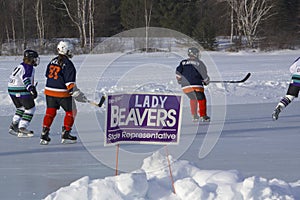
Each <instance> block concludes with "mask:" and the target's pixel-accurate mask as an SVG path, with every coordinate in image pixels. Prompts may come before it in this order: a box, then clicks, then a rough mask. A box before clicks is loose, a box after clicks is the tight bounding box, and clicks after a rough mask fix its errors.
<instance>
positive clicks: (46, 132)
mask: <svg viewBox="0 0 300 200" xmlns="http://www.w3.org/2000/svg"><path fill="white" fill-rule="evenodd" d="M49 130H50V129H49V128H47V127H43V132H42V134H41V140H40V144H41V145H47V144H49V142H50V141H51V138H50V137H49Z"/></svg>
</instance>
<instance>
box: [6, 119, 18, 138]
mask: <svg viewBox="0 0 300 200" xmlns="http://www.w3.org/2000/svg"><path fill="white" fill-rule="evenodd" d="M18 132H19V129H18V124H17V123H16V124H15V123H13V122H12V123H11V124H10V126H9V130H8V133H9V134H11V135H14V136H18Z"/></svg>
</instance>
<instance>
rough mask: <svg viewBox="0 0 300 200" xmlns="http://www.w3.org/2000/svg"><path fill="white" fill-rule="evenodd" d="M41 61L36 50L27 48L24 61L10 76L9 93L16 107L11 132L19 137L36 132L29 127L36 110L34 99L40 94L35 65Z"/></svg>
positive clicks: (29, 135) (30, 135)
mask: <svg viewBox="0 0 300 200" xmlns="http://www.w3.org/2000/svg"><path fill="white" fill-rule="evenodd" d="M39 63H40V58H39V55H38V53H37V52H36V51H33V50H25V51H24V57H23V62H22V63H21V64H20V65H19V66H18V67H16V68H15V69H14V70H13V72H12V73H11V75H10V77H9V82H8V93H9V95H10V97H11V99H12V101H13V103H14V105H15V107H16V112H15V114H14V116H13V119H12V123H11V125H10V127H9V133H10V134H12V135H16V136H18V137H32V136H33V134H34V132H33V131H31V130H28V129H27V127H28V126H29V124H30V121H31V120H32V117H33V115H34V112H35V103H34V99H35V98H37V95H38V94H37V91H36V88H35V85H34V72H35V69H34V67H36V66H37V65H38V64H39Z"/></svg>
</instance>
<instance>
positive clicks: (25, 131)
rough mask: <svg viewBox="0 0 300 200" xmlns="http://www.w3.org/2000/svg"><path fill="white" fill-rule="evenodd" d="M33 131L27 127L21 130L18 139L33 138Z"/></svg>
mask: <svg viewBox="0 0 300 200" xmlns="http://www.w3.org/2000/svg"><path fill="white" fill-rule="evenodd" d="M33 134H34V133H33V131H30V130H28V129H26V128H25V127H21V128H19V132H18V137H19V138H27V137H32V136H33Z"/></svg>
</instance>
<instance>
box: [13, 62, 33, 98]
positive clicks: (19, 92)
mask: <svg viewBox="0 0 300 200" xmlns="http://www.w3.org/2000/svg"><path fill="white" fill-rule="evenodd" d="M34 73H35V69H34V68H33V66H32V65H28V64H25V63H21V64H20V65H19V66H18V67H16V68H15V69H14V70H13V72H12V73H11V75H10V76H9V81H8V93H9V94H10V95H13V96H16V97H26V96H29V95H31V94H30V92H29V91H28V89H29V87H30V86H32V85H33V84H34Z"/></svg>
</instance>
